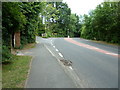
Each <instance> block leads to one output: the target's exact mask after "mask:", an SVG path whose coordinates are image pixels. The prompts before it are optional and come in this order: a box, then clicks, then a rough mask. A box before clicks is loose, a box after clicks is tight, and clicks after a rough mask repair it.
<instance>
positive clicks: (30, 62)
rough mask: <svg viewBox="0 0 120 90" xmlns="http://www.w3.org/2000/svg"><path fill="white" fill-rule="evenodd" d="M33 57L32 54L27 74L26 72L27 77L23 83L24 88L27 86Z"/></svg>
mask: <svg viewBox="0 0 120 90" xmlns="http://www.w3.org/2000/svg"><path fill="white" fill-rule="evenodd" d="M33 59H34V56H32V59H31V61H30V64H29V70H28V74H27V79H26V81H25V84H24V88H27V83H28V78H29V76H30V71H31V67H32V61H33Z"/></svg>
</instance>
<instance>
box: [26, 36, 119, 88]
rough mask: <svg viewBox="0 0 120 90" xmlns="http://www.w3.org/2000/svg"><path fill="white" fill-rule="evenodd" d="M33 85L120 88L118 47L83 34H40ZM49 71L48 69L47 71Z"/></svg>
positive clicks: (30, 53) (29, 52)
mask: <svg viewBox="0 0 120 90" xmlns="http://www.w3.org/2000/svg"><path fill="white" fill-rule="evenodd" d="M36 42H37V45H36V48H34V49H31V50H29V51H27V52H24V54H26V55H27V54H28V55H33V56H34V60H33V62H32V66H31V72H30V75H29V78H28V81H27V86H26V87H28V88H29V87H30V88H37V87H38V88H41V87H44V88H118V55H119V54H118V47H117V46H112V45H106V44H100V43H96V42H93V41H90V40H85V39H80V38H47V39H43V38H40V37H37V39H36ZM45 71H47V72H45Z"/></svg>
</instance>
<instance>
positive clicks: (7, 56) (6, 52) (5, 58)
mask: <svg viewBox="0 0 120 90" xmlns="http://www.w3.org/2000/svg"><path fill="white" fill-rule="evenodd" d="M2 49H3V50H2V62H3V63H5V62H10V61H11V60H12V54H11V52H10V49H9V47H7V46H5V45H3V46H2Z"/></svg>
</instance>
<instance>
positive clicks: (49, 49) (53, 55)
mask: <svg viewBox="0 0 120 90" xmlns="http://www.w3.org/2000/svg"><path fill="white" fill-rule="evenodd" d="M45 47H46V48H47V50H48V51H49V52H50V53H51V54H52V55H53V56H55V55H54V54H53V53H52V51H51V50H50V49H49V48H48V47H47V46H45Z"/></svg>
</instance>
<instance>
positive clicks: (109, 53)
mask: <svg viewBox="0 0 120 90" xmlns="http://www.w3.org/2000/svg"><path fill="white" fill-rule="evenodd" d="M106 54H110V55H118V54H116V53H106Z"/></svg>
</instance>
